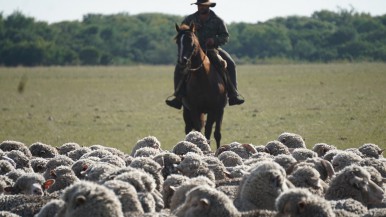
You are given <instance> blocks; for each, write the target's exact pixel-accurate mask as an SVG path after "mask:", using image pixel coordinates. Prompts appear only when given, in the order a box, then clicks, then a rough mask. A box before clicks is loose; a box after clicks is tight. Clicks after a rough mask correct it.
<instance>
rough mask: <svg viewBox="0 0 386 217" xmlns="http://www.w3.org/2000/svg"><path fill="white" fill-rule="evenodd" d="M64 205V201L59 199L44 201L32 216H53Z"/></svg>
mask: <svg viewBox="0 0 386 217" xmlns="http://www.w3.org/2000/svg"><path fill="white" fill-rule="evenodd" d="M63 206H64V201H63V200H59V199H54V200H51V201H50V202H48V203H46V204H45V205H44V206H43V207H42V208H41V209H40V211H39V213H37V214H36V215H35V216H34V217H53V216H55V215H56V213H58V212H59V210H60V209H61V208H62V207H63Z"/></svg>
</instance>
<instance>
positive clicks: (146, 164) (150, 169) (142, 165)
mask: <svg viewBox="0 0 386 217" xmlns="http://www.w3.org/2000/svg"><path fill="white" fill-rule="evenodd" d="M130 167H133V168H137V169H143V170H144V171H145V172H147V173H149V174H150V175H152V176H153V178H154V180H155V183H156V185H157V186H156V189H157V190H158V191H161V189H162V183H163V182H164V177H163V176H162V174H161V170H162V167H161V166H160V165H159V164H158V163H157V162H156V161H154V160H153V159H151V158H148V157H139V158H134V160H133V161H132V162H131V163H130Z"/></svg>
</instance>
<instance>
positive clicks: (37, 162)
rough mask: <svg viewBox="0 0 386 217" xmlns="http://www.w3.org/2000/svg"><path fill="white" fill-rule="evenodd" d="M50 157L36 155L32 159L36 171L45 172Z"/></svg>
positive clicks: (32, 165) (31, 162)
mask: <svg viewBox="0 0 386 217" xmlns="http://www.w3.org/2000/svg"><path fill="white" fill-rule="evenodd" d="M47 163H48V159H46V158H41V157H36V158H33V159H31V160H30V164H31V167H32V169H33V171H34V172H35V173H44V171H46V169H47Z"/></svg>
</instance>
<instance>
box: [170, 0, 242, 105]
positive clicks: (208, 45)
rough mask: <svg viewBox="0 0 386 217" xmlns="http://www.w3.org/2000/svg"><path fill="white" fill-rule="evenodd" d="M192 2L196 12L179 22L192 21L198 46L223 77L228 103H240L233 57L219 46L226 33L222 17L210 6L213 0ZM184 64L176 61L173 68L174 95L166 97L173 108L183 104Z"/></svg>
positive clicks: (212, 5) (224, 39)
mask: <svg viewBox="0 0 386 217" xmlns="http://www.w3.org/2000/svg"><path fill="white" fill-rule="evenodd" d="M192 4H195V5H197V12H195V13H194V14H191V15H189V16H187V17H186V18H185V19H184V20H183V21H182V24H185V25H190V23H194V24H195V27H196V35H197V37H198V39H199V41H200V45H201V47H202V48H203V49H204V50H205V51H206V54H207V56H208V57H209V59H210V61H211V62H212V63H213V64H214V66H215V67H216V69H217V70H218V71H220V73H222V75H223V77H224V80H225V81H226V88H227V92H228V98H229V100H228V102H229V105H230V106H231V105H240V104H243V103H244V99H243V98H242V97H241V96H240V95H239V94H238V92H237V81H236V64H235V62H234V60H233V59H232V57H231V56H230V55H229V54H228V53H227V52H226V51H225V50H223V49H221V48H220V47H219V46H221V45H224V44H225V43H227V42H228V39H229V33H228V29H227V27H226V25H225V23H224V21H223V20H222V19H221V18H219V17H218V16H217V15H216V14H215V13H214V12H213V11H212V10H210V8H211V7H215V6H216V3H214V2H210V0H197V2H195V3H192ZM223 60H225V61H226V65H227V66H226V68H224V64H222V61H223ZM185 68H186V66H183V65H181V64H179V63H177V65H176V67H175V70H174V94H173V95H174V97H173V98H172V99H170V98H168V99H167V100H166V104H167V105H169V106H171V107H173V108H176V109H181V107H182V98H183V96H184V92H185V79H186V78H185V77H186V76H185V75H186V70H185Z"/></svg>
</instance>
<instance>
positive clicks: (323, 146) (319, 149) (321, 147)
mask: <svg viewBox="0 0 386 217" xmlns="http://www.w3.org/2000/svg"><path fill="white" fill-rule="evenodd" d="M333 149H336V147H335V146H333V145H329V144H327V143H316V144H315V145H314V147H312V151H314V152H316V153H317V154H318V157H323V156H324V155H325V154H326V153H327V152H328V151H330V150H333Z"/></svg>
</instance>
